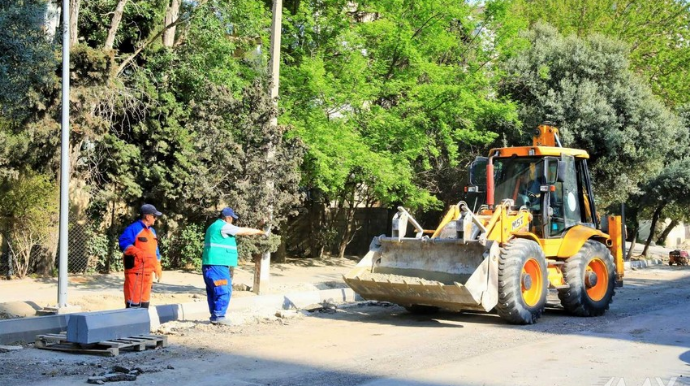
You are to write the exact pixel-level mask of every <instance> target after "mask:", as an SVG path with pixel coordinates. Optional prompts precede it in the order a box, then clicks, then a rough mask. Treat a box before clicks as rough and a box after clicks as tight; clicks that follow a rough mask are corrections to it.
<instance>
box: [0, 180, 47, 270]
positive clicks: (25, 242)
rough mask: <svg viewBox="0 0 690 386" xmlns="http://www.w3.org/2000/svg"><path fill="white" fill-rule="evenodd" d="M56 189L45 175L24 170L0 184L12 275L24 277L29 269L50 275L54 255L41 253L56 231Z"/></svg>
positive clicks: (1, 213)
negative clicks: (36, 269)
mask: <svg viewBox="0 0 690 386" xmlns="http://www.w3.org/2000/svg"><path fill="white" fill-rule="evenodd" d="M57 192H58V191H57V185H56V184H55V183H54V181H51V180H50V178H49V177H47V176H45V175H40V174H36V173H34V172H32V171H30V170H25V171H23V172H22V173H20V174H19V176H18V177H17V178H16V179H15V178H3V179H2V180H0V196H2V200H0V218H2V219H3V220H4V222H5V224H6V227H7V228H6V235H7V244H8V247H9V251H10V255H11V257H12V264H13V271H14V273H15V275H17V276H18V277H20V278H21V277H24V276H26V274H27V273H29V270H30V269H31V268H34V267H36V266H38V267H40V271H39V273H40V274H44V275H45V274H50V271H51V267H52V266H53V262H54V259H55V255H53V254H50V253H46V252H45V251H42V250H41V248H40V247H41V246H44V245H45V243H46V242H47V240H48V238H49V237H50V235H51V234H52V233H54V232H55V231H56V226H55V224H56V222H55V221H56V218H57V201H58V194H57Z"/></svg>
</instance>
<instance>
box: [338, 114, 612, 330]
mask: <svg viewBox="0 0 690 386" xmlns="http://www.w3.org/2000/svg"><path fill="white" fill-rule="evenodd" d="M532 142H533V143H532V146H523V147H506V148H497V149H492V150H490V151H489V155H488V157H477V159H475V161H474V162H473V163H472V165H471V166H470V185H469V186H468V187H467V190H468V192H470V193H473V194H475V195H476V196H478V197H481V198H482V200H481V201H480V202H479V203H478V205H479V207H478V208H477V207H476V206H477V203H474V205H472V207H470V205H468V203H466V202H463V201H461V202H459V203H458V204H457V205H452V206H451V207H450V210H449V211H448V212H447V213H446V215H445V217H444V218H443V219H442V221H441V222H440V224H439V225H438V227H437V228H436V229H435V230H424V229H423V228H422V227H421V226H420V225H419V223H418V222H417V221H416V220H415V219H414V218H413V217H412V215H411V214H410V213H408V212H407V211H406V210H405V209H404V208H402V207H400V208H398V213H397V214H396V215H395V216H394V217H393V224H392V235H391V236H390V237H388V236H386V235H382V236H378V237H375V238H374V239H373V241H372V243H371V245H370V250H369V252H368V253H367V254H366V255H365V256H364V258H363V259H362V260H361V261H360V262H359V263H358V264H357V266H356V267H355V268H354V269H353V270H352V271H351V272H349V273H347V274H346V275H344V279H345V282H346V283H347V284H348V285H349V286H350V287H351V288H352V289H353V290H354V291H355V292H357V293H358V294H359V295H361V296H362V297H363V298H365V299H368V300H379V301H388V302H391V303H396V304H399V305H401V306H403V307H405V308H406V309H408V310H409V311H410V312H415V313H424V312H433V311H435V310H438V309H439V308H443V309H447V310H451V311H463V310H474V311H486V312H489V311H492V310H495V311H496V312H497V313H498V315H499V316H500V317H501V318H503V319H504V320H506V321H507V322H509V323H512V324H532V323H534V322H535V321H536V320H537V319H538V318H539V317H540V316H541V315H542V313H543V311H544V308H545V306H546V301H547V293H548V292H549V291H552V292H557V293H558V298H559V299H560V303H561V305H562V306H563V308H564V309H565V311H566V312H568V313H570V314H572V315H578V316H599V315H602V314H604V312H605V311H606V310H607V309H608V308H609V304H610V303H611V301H612V298H613V295H614V288H615V287H616V286H622V284H623V254H622V243H623V240H622V237H621V232H622V229H621V218H620V216H610V217H608V218H607V220H608V221H605V223H607V224H608V229H602V225H601V221H600V218H599V216H598V215H597V211H596V205H595V202H594V195H593V192H592V184H591V180H590V174H589V170H588V168H587V160H588V159H589V155H588V154H587V152H586V151H584V150H578V149H569V148H564V147H561V144H560V140H559V137H558V129H557V128H556V127H553V126H552V125H550V124H543V125H540V126H539V127H538V128H537V129H536V130H535V133H534V136H533V141H532ZM408 225H411V226H412V227H413V228H414V236H410V237H408V236H407V227H408Z"/></svg>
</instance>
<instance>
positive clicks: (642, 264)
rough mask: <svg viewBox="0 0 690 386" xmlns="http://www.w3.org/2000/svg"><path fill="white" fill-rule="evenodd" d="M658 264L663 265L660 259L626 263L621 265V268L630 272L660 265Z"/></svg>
mask: <svg viewBox="0 0 690 386" xmlns="http://www.w3.org/2000/svg"><path fill="white" fill-rule="evenodd" d="M660 264H663V261H661V259H646V260H635V261H626V262H624V263H623V267H624V268H625V269H626V270H631V269H642V268H647V267H651V266H652V265H660Z"/></svg>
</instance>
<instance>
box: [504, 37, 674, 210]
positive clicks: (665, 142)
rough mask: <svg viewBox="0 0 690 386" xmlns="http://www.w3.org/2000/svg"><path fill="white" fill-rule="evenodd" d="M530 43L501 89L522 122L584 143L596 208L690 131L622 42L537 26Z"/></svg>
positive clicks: (629, 187)
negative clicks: (635, 67)
mask: <svg viewBox="0 0 690 386" xmlns="http://www.w3.org/2000/svg"><path fill="white" fill-rule="evenodd" d="M526 37H527V39H528V40H529V42H530V47H529V48H528V49H527V50H525V51H524V52H521V53H520V54H519V55H516V56H514V57H513V58H511V59H510V60H509V61H508V62H507V63H506V64H505V70H506V73H507V75H506V78H505V79H504V80H503V82H502V84H501V87H500V93H501V95H504V96H507V97H510V98H512V99H514V100H515V101H517V102H518V103H519V104H520V111H519V113H520V119H521V120H522V122H523V123H524V125H525V127H528V128H530V127H536V125H538V124H540V123H542V122H543V121H547V120H548V121H552V122H554V123H555V124H556V126H558V127H559V128H560V130H561V139H562V141H563V144H564V146H567V147H575V148H581V149H586V150H587V151H588V152H589V155H590V160H589V163H590V168H591V171H592V175H593V179H594V182H595V186H596V193H597V198H598V199H599V202H600V206H601V207H605V206H608V205H610V204H613V203H616V202H623V201H625V199H626V198H627V197H628V195H629V194H631V193H634V192H635V191H637V186H638V184H639V183H644V182H645V181H646V180H647V179H648V178H649V176H654V175H656V174H657V172H658V171H659V170H660V169H661V167H662V166H663V165H664V163H665V162H666V157H667V154H668V153H669V151H671V150H672V149H673V148H674V144H675V143H676V142H679V141H684V140H685V138H687V132H686V131H685V130H683V129H682V125H681V123H680V121H679V120H678V118H677V116H676V115H674V114H673V113H672V112H671V111H669V110H668V109H667V108H665V107H664V106H663V104H662V103H661V102H660V101H659V100H658V99H657V98H656V97H654V96H653V94H652V93H651V90H650V89H649V88H648V87H647V86H646V85H645V84H644V83H643V82H642V81H640V80H639V79H638V78H637V77H636V76H635V75H634V74H632V73H631V71H630V70H629V68H628V61H627V47H626V45H624V44H622V43H619V42H616V41H613V40H610V39H608V38H605V37H603V36H600V35H595V36H591V37H587V38H579V37H577V36H574V35H571V36H568V37H563V36H562V35H560V34H559V33H558V32H557V31H556V30H555V29H554V28H552V27H550V26H547V25H543V24H538V25H536V26H535V27H534V29H533V30H531V31H530V32H529V33H527V34H526Z"/></svg>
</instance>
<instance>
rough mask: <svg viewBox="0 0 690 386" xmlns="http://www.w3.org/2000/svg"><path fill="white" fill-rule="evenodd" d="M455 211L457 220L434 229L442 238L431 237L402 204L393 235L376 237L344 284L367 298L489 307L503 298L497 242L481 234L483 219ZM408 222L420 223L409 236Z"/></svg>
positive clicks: (449, 306) (409, 304)
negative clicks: (500, 287)
mask: <svg viewBox="0 0 690 386" xmlns="http://www.w3.org/2000/svg"><path fill="white" fill-rule="evenodd" d="M452 210H453V209H451V211H452ZM456 210H457V208H456ZM456 213H458V216H459V218H458V219H457V220H454V221H445V219H444V222H445V223H446V224H445V225H442V229H441V227H439V228H440V229H439V230H437V232H435V233H434V235H438V237H434V238H429V237H426V236H423V233H424V232H423V230H422V229H421V227H419V225H418V224H417V223H416V221H414V219H412V217H411V216H410V215H409V213H407V212H406V211H405V210H404V209H402V208H399V209H398V214H396V216H395V217H394V219H393V236H392V237H386V236H385V235H383V236H379V237H376V238H374V240H373V241H372V243H371V246H370V249H369V252H368V253H367V254H366V255H365V256H364V258H363V259H362V260H361V261H360V262H359V264H357V266H356V267H355V268H354V269H353V270H352V271H351V272H349V273H348V274H346V275H345V276H344V280H345V282H346V283H347V284H348V285H349V286H350V287H351V288H352V289H353V290H354V291H355V292H357V293H358V294H359V295H361V296H362V297H363V298H365V299H368V300H380V301H389V302H392V303H396V304H399V305H401V306H404V307H412V306H432V307H440V308H444V309H448V310H453V311H461V310H477V311H490V310H491V309H492V308H494V307H495V306H496V303H497V302H498V291H497V288H498V285H497V281H498V255H499V246H498V243H497V242H494V241H487V240H486V239H482V237H480V236H479V232H480V230H481V223H480V222H478V221H477V220H476V218H474V217H473V215H472V213H471V212H469V210H466V211H464V212H463V213H459V212H456ZM408 222H410V223H412V224H413V225H414V226H415V230H416V236H415V237H409V238H407V237H404V235H405V231H406V225H407V223H408ZM444 222H442V224H443V223H444Z"/></svg>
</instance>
